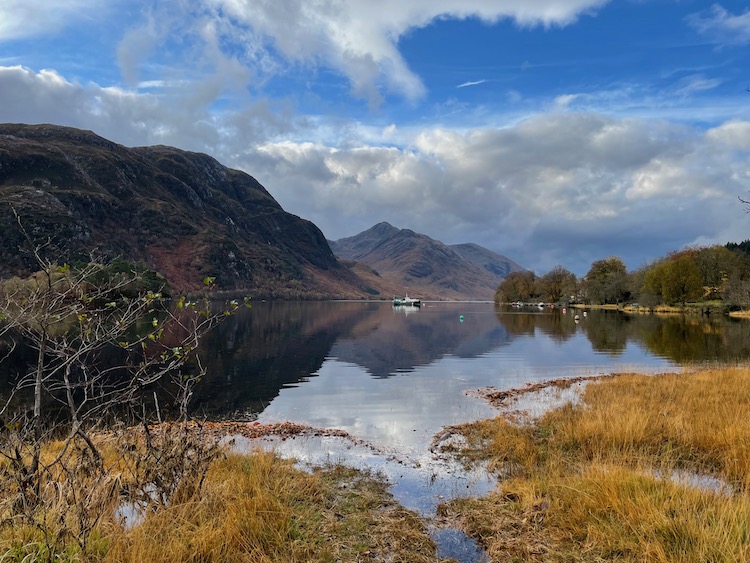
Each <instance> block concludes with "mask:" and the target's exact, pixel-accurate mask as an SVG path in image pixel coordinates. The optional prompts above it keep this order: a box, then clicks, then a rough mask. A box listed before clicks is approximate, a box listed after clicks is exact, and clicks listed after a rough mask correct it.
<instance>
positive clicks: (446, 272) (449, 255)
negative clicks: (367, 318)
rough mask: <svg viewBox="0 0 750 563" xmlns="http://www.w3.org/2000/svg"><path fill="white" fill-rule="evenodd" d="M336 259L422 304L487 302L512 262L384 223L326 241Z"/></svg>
mask: <svg viewBox="0 0 750 563" xmlns="http://www.w3.org/2000/svg"><path fill="white" fill-rule="evenodd" d="M328 243H329V245H330V246H331V248H332V249H333V252H334V254H336V256H338V257H339V258H344V259H349V260H357V261H360V262H364V263H365V264H367V265H368V266H370V267H371V268H373V269H374V270H375V271H376V272H377V273H378V274H379V275H380V276H381V277H382V278H383V279H385V280H387V281H388V282H390V283H391V284H393V285H395V286H397V287H400V288H401V291H400V292H399V293H403V292H404V291H406V292H409V294H410V296H411V297H420V298H422V299H486V300H490V299H492V297H493V295H494V293H495V290H496V289H497V286H498V285H499V284H500V283H501V282H502V281H503V279H505V276H507V275H508V274H509V273H510V272H514V271H519V270H523V268H522V267H521V266H519V265H518V264H516V263H515V262H513V261H512V260H510V259H508V258H506V257H504V256H501V255H499V254H495V253H494V252H492V251H490V250H487V249H486V248H482V247H481V246H478V245H476V244H461V245H455V246H448V245H446V244H443V243H442V242H440V241H437V240H434V239H432V238H430V237H428V236H426V235H422V234H419V233H415V232H414V231H411V230H409V229H397V228H396V227H393V226H392V225H390V224H388V223H378V224H377V225H375V226H374V227H372V228H370V229H368V230H366V231H364V232H362V233H360V234H358V235H355V236H353V237H348V238H343V239H339V240H337V241H328Z"/></svg>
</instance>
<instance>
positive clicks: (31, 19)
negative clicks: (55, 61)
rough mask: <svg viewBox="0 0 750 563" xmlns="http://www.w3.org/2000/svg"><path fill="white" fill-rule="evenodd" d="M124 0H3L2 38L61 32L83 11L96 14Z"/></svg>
mask: <svg viewBox="0 0 750 563" xmlns="http://www.w3.org/2000/svg"><path fill="white" fill-rule="evenodd" d="M120 1H121V0H3V2H0V41H8V40H11V39H26V38H29V37H36V36H38V35H42V34H51V33H57V32H58V31H60V30H61V29H63V28H65V27H66V26H67V25H68V24H69V23H70V22H72V21H74V20H78V19H80V18H81V15H84V17H86V18H93V17H95V16H96V15H97V14H98V13H100V12H102V11H104V10H105V9H108V8H111V7H112V5H113V4H117V3H119V2H120Z"/></svg>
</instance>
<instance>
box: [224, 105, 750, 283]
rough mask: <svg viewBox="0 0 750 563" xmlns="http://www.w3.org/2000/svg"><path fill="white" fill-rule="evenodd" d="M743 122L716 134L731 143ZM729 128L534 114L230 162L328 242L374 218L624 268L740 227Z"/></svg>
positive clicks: (545, 258)
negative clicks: (408, 137)
mask: <svg viewBox="0 0 750 563" xmlns="http://www.w3.org/2000/svg"><path fill="white" fill-rule="evenodd" d="M745 127H746V125H745V124H743V125H742V126H741V127H740V126H739V124H737V125H733V126H732V127H730V128H729V130H731V135H732V136H733V138H734V139H736V138H737V136H738V135H745V134H746V129H745ZM729 130H728V131H726V132H725V131H719V130H716V131H714V132H709V133H703V132H701V131H700V130H697V129H692V128H689V127H686V126H684V125H675V124H670V123H667V122H659V121H653V120H642V119H615V118H611V117H606V116H603V115H598V114H548V115H539V116H536V117H534V118H530V119H527V120H524V121H522V122H519V123H518V124H516V125H514V126H512V127H506V128H492V129H476V130H471V131H468V132H457V131H451V130H445V129H431V130H428V131H425V132H423V133H422V134H420V135H418V136H416V137H415V138H414V141H413V144H412V145H411V146H410V147H407V148H404V149H396V148H393V147H375V146H369V147H360V148H357V149H347V150H338V149H331V148H329V147H325V146H323V145H318V144H313V143H306V144H295V143H289V142H287V143H284V144H269V145H266V146H265V147H264V148H263V150H262V151H260V152H259V153H255V154H248V155H245V158H244V159H241V160H240V161H238V164H240V165H242V166H243V167H244V168H246V169H251V170H253V171H254V172H255V174H256V175H258V177H261V178H263V179H264V180H265V184H266V185H267V187H269V189H270V190H271V192H272V193H273V194H274V195H275V197H277V199H279V201H280V202H281V203H282V205H284V206H285V207H286V208H287V209H292V210H296V212H302V210H303V209H304V211H305V215H306V217H308V218H310V219H312V220H313V221H314V222H316V223H317V224H318V225H319V226H321V227H322V228H323V229H324V232H326V234H327V236H328V237H329V238H340V237H343V236H350V235H353V234H356V233H357V232H359V231H360V230H364V229H365V228H368V227H370V226H372V225H373V224H374V223H375V222H377V221H380V220H388V221H389V222H391V223H392V224H394V225H396V226H398V227H407V228H411V229H413V230H416V231H419V232H424V233H427V234H430V235H431V236H433V237H434V238H438V239H440V240H444V241H445V242H449V243H459V242H467V241H470V242H476V243H479V244H482V245H484V246H487V247H488V248H492V249H494V250H496V251H498V252H505V253H507V254H509V255H510V256H511V257H513V258H515V259H517V260H519V261H520V262H521V263H524V264H525V265H527V266H529V267H532V268H537V269H538V270H541V271H544V270H546V269H549V268H551V267H552V266H554V265H555V264H557V263H563V264H566V265H568V266H569V267H576V268H577V269H578V270H579V272H580V273H585V271H586V269H587V268H588V266H589V265H590V264H591V262H592V261H593V260H596V259H600V258H602V257H604V256H608V255H610V254H613V253H618V254H620V255H621V256H623V257H624V258H625V259H626V260H627V261H628V262H629V265H630V266H631V267H637V266H639V265H640V263H641V262H642V256H643V248H644V247H648V248H649V249H650V251H651V257H652V258H654V257H657V256H659V255H661V254H664V253H666V252H668V251H671V250H674V249H676V248H680V247H682V246H684V245H686V244H689V243H693V242H696V241H698V240H700V241H705V240H712V241H713V242H722V243H723V242H727V240H729V239H727V240H721V239H720V238H719V237H721V236H725V233H727V232H729V231H728V229H729V226H730V225H734V226H735V228H734V230H735V231H738V230H739V228H740V227H741V226H742V225H745V223H746V222H747V217H746V215H745V214H744V212H743V209H742V207H741V206H740V205H738V203H737V195H739V194H742V193H744V192H745V191H746V185H747V175H748V172H747V165H746V164H745V163H746V157H747V155H746V154H737V153H736V152H735V151H734V150H727V147H726V138H725V137H726V135H727V134H729V132H730V131H729ZM722 135H724V138H722ZM733 142H735V143H736V142H737V141H736V140H735V141H733ZM742 142H743V143H744V142H746V139H744V137H743V141H742ZM529 248H533V249H534V253H533V254H530V253H529Z"/></svg>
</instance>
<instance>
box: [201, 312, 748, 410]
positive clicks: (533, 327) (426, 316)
mask: <svg viewBox="0 0 750 563" xmlns="http://www.w3.org/2000/svg"><path fill="white" fill-rule="evenodd" d="M574 313H575V312H572V311H568V312H567V314H563V312H562V311H561V310H559V309H554V310H550V309H544V310H539V309H537V308H530V309H497V310H496V309H495V308H494V306H493V305H492V304H489V303H430V302H428V303H425V304H424V305H423V307H422V308H421V309H419V310H409V311H405V310H403V309H400V308H398V307H392V306H391V304H390V303H383V302H268V303H256V304H254V306H253V307H252V308H251V309H249V310H241V311H240V312H239V313H238V314H237V315H235V316H233V317H231V318H229V319H227V321H226V322H224V323H223V324H221V325H220V326H219V327H218V328H217V329H216V330H215V331H213V332H212V333H211V334H210V335H209V336H208V337H207V338H206V339H205V341H204V343H203V356H204V359H205V365H206V366H207V367H208V374H207V376H206V378H205V379H204V380H203V382H202V383H201V385H200V388H199V389H198V390H197V391H198V392H197V395H196V396H197V400H196V403H197V404H196V406H197V407H198V410H199V411H201V412H203V413H204V414H206V415H209V416H212V417H225V416H233V415H234V414H236V413H240V412H245V413H247V412H256V413H257V412H261V411H263V409H264V408H265V407H266V406H267V405H268V404H269V403H270V402H271V401H272V400H273V399H274V398H275V397H276V396H277V395H278V394H279V392H280V390H281V389H283V388H288V387H295V386H304V385H305V382H307V381H309V380H310V378H311V377H316V376H318V375H319V373H320V370H321V368H322V367H323V366H324V364H325V363H326V362H328V363H330V362H334V361H335V362H336V365H344V364H346V365H351V366H356V367H357V368H358V369H360V370H362V372H363V373H365V374H367V375H368V376H370V377H372V378H377V379H386V378H391V377H394V376H399V377H403V376H406V375H408V374H412V373H414V372H415V371H420V370H425V369H428V368H429V367H430V366H433V365H435V364H436V363H438V362H439V361H440V360H442V359H444V358H454V359H458V360H462V361H460V362H459V363H460V364H461V366H462V367H461V369H462V370H463V371H465V372H467V373H472V372H474V373H476V372H481V373H484V374H485V376H484V377H483V378H480V379H481V381H477V383H478V384H479V385H482V384H486V385H503V381H504V380H508V377H509V375H512V378H511V379H512V381H507V383H508V384H509V385H515V382H517V383H518V384H521V385H522V384H524V383H526V382H527V380H528V381H531V380H537V379H539V378H544V377H557V376H564V375H569V374H574V372H577V371H581V370H582V371H590V370H597V369H598V370H600V371H601V370H605V371H623V370H626V369H636V368H639V367H640V368H641V369H643V370H645V371H654V370H659V369H668V368H669V367H672V366H674V365H675V364H683V363H702V362H711V361H736V360H741V359H746V358H748V357H750V340H749V339H748V338H747V336H748V329H749V328H750V323H748V322H746V321H737V320H733V319H726V318H723V317H718V316H714V317H712V318H711V319H705V318H701V317H683V316H673V317H659V316H655V315H634V316H631V315H625V314H622V313H618V312H614V311H589V312H588V315H587V317H585V318H584V317H582V316H581V318H580V321H579V322H575V320H574ZM578 313H579V314H580V311H578ZM329 367H330V366H329ZM525 374H528V377H526V375H525ZM472 379H476V378H473V377H472Z"/></svg>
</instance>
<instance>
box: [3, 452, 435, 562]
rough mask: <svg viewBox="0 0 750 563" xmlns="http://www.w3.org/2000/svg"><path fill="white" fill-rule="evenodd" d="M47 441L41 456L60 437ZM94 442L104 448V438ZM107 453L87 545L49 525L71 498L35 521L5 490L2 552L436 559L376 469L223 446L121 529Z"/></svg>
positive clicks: (14, 556)
mask: <svg viewBox="0 0 750 563" xmlns="http://www.w3.org/2000/svg"><path fill="white" fill-rule="evenodd" d="M49 446H50V448H49V450H46V451H45V456H46V455H51V453H52V452H53V451H54V450H55V448H57V447H58V445H57V444H50V445H49ZM102 451H104V452H108V446H107V445H106V444H104V445H103V447H102ZM107 463H112V464H114V466H115V470H114V471H112V473H111V474H112V475H113V477H112V485H113V487H110V488H106V487H105V488H99V487H96V486H94V484H93V483H92V484H91V487H90V490H91V491H99V492H102V491H105V490H107V491H108V492H109V496H108V497H107V498H102V499H99V501H100V502H102V503H103V504H102V505H97V506H96V507H94V506H93V505H82V506H90V507H92V508H101V507H102V506H104V507H105V513H106V514H105V516H104V517H103V518H101V519H100V520H98V521H97V523H96V528H95V530H94V532H93V533H91V534H89V535H88V536H87V538H88V542H87V545H86V546H85V547H84V546H81V545H78V544H77V543H76V542H75V539H74V538H71V537H70V536H66V535H63V536H59V537H57V536H56V535H55V534H56V530H57V528H58V527H59V524H60V523H61V522H62V520H61V519H70V518H74V517H75V514H74V513H72V512H71V511H70V507H69V506H68V507H67V510H66V505H65V503H64V502H62V501H63V500H64V499H60V500H61V502H60V503H49V504H48V509H47V511H46V512H45V515H44V516H43V517H42V519H41V520H38V524H41V525H38V526H29V525H25V524H23V523H22V522H21V521H20V520H19V519H12V518H10V516H11V509H10V501H11V499H10V498H8V499H0V503H2V502H3V501H5V502H4V504H3V506H4V507H5V510H4V511H3V519H2V520H3V521H4V523H3V524H0V560H2V561H22V560H24V561H39V560H55V561H85V562H88V561H97V562H100V561H101V562H123V563H124V562H133V563H135V562H144V561H148V562H153V563H159V562H165V563H166V562H169V563H179V562H196V561H200V562H206V563H208V562H217V563H218V562H253V563H266V562H268V563H271V562H273V563H277V562H278V563H285V562H290V563H291V562H308V561H309V562H333V561H363V562H364V561H413V562H415V563H422V562H424V563H427V562H434V561H436V557H435V552H436V547H435V545H434V544H433V542H432V541H431V540H430V539H429V536H428V534H427V531H426V529H425V527H424V524H423V523H422V521H421V520H420V519H419V517H418V516H416V515H415V514H414V513H412V512H409V511H407V510H405V509H404V508H402V507H401V506H400V505H399V504H398V503H396V502H395V501H394V500H393V498H392V497H391V495H390V494H389V493H388V485H387V483H385V482H384V481H383V480H382V479H380V478H378V477H377V476H372V475H368V474H364V473H361V472H357V471H354V470H350V469H345V468H341V467H331V468H325V469H319V470H317V471H315V472H314V473H307V472H304V471H301V470H299V469H296V468H295V467H294V466H293V464H292V462H291V461H286V460H282V459H279V458H277V457H275V456H274V455H273V454H271V453H265V452H255V453H252V454H248V455H226V456H221V457H220V458H218V459H216V460H215V461H213V463H212V464H211V466H210V467H209V469H208V471H207V473H206V476H205V481H204V483H203V486H202V488H201V489H200V490H199V491H198V492H197V493H196V494H194V495H192V496H191V497H189V498H186V497H185V496H184V495H182V496H178V497H175V498H176V499H177V501H176V502H173V503H172V504H170V505H168V506H166V507H158V508H156V507H155V509H154V511H153V512H151V513H149V514H148V515H147V516H146V517H145V519H144V520H143V522H142V523H140V524H139V525H137V526H135V527H132V528H131V529H125V528H123V527H122V525H121V523H120V522H118V521H116V519H115V516H114V513H115V508H116V507H117V505H118V502H119V501H118V494H117V491H116V487H115V485H118V486H119V485H122V484H123V482H124V481H125V480H126V479H127V476H126V473H125V472H124V473H121V474H118V473H117V469H118V468H119V467H121V466H120V465H118V464H119V463H121V461H120V459H119V458H117V457H116V456H112V457H110V456H109V455H108V456H107ZM58 477H59V480H58V481H56V482H55V484H54V485H52V486H51V487H49V489H48V490H50V491H52V490H64V489H65V485H64V481H65V476H64V475H59V476H58ZM78 482H79V483H80V481H78ZM84 489H86V487H84ZM6 492H12V489H11V488H8V489H7V490H5V489H4V490H3V491H0V497H2V496H3V495H4V494H5V493H6ZM78 493H79V494H86V491H78ZM69 524H70V523H69ZM43 529H46V531H47V532H48V533H47V535H46V536H45V534H43V533H42V530H43ZM50 539H51V540H52V541H50ZM24 558H26V559H24Z"/></svg>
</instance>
